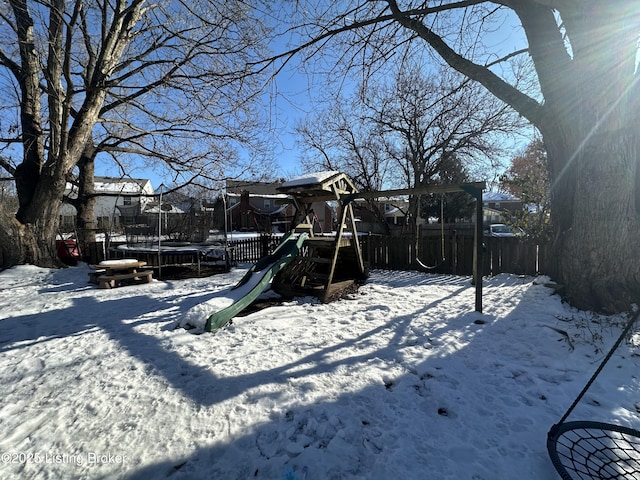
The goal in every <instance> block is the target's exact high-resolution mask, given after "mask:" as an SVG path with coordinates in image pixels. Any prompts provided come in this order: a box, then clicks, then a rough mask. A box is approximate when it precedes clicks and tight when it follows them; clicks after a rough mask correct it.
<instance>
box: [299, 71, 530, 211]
mask: <svg viewBox="0 0 640 480" xmlns="http://www.w3.org/2000/svg"><path fill="white" fill-rule="evenodd" d="M347 105H348V107H347ZM520 126H521V122H520V121H519V119H518V118H517V116H516V115H514V113H513V110H511V109H510V108H509V107H508V106H506V105H505V104H504V103H502V102H500V101H498V100H497V99H495V97H493V96H492V95H490V94H489V93H488V92H486V91H485V90H483V89H482V88H481V87H480V86H478V85H477V84H473V83H471V82H468V81H467V80H465V79H464V78H463V77H461V76H460V75H454V74H452V73H451V72H447V71H444V72H440V73H439V74H431V75H428V76H427V75H424V74H423V73H422V68H419V67H417V66H415V64H414V65H413V66H408V65H407V62H404V63H403V64H402V65H401V66H400V68H399V71H398V73H397V75H396V76H395V78H394V79H393V81H391V82H385V81H376V80H375V79H373V78H369V79H368V81H367V82H366V84H364V85H363V86H362V87H361V88H360V89H359V91H358V92H357V93H356V95H354V97H353V98H352V99H350V100H343V99H340V98H339V99H338V100H337V102H336V103H335V104H334V105H333V106H332V108H330V109H329V110H328V111H327V112H322V113H321V114H319V115H318V117H317V118H316V119H314V120H308V121H307V122H306V124H305V125H304V128H300V129H298V131H299V133H301V134H302V139H303V141H304V142H305V144H306V145H307V146H308V147H309V148H311V149H312V150H313V151H316V152H320V153H321V156H320V157H319V161H317V163H319V164H320V165H321V166H323V167H324V168H329V169H338V170H342V171H345V172H347V173H349V174H350V175H351V176H352V177H353V178H354V179H355V181H356V182H357V184H358V186H359V187H360V188H362V189H365V190H378V189H380V188H381V187H383V186H386V187H387V188H389V187H390V186H392V187H394V188H415V187H424V186H428V185H430V184H434V183H437V182H438V181H439V177H440V176H444V175H445V173H446V170H447V169H449V168H450V165H451V162H452V160H453V159H455V161H456V162H458V163H460V164H462V165H464V166H465V167H466V168H469V167H470V166H471V165H474V164H477V163H481V162H484V161H492V160H493V159H494V158H497V157H499V156H500V155H501V154H502V152H501V145H502V139H501V137H500V135H501V134H509V135H512V134H513V132H514V131H516V130H517V129H518V128H519V127H520ZM316 158H318V157H316ZM441 174H442V175H441ZM409 203H410V207H409V211H408V212H406V213H407V214H408V217H409V218H411V219H416V218H417V217H418V213H419V198H418V197H412V198H410V202H409Z"/></svg>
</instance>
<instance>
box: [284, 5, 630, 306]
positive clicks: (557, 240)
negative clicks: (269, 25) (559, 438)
mask: <svg viewBox="0 0 640 480" xmlns="http://www.w3.org/2000/svg"><path fill="white" fill-rule="evenodd" d="M299 3H300V2H299ZM314 5H318V6H319V8H317V9H314V7H313V6H314ZM299 11H300V12H303V13H309V15H305V19H304V20H302V21H301V20H296V23H297V24H304V29H301V30H300V31H301V34H303V35H305V36H306V38H307V39H308V41H307V42H306V43H305V42H304V41H303V42H301V44H300V47H299V48H297V49H294V50H292V51H289V52H286V54H285V55H284V56H283V57H281V58H288V56H289V55H291V54H295V53H297V52H300V51H305V52H309V53H307V55H308V56H309V55H311V54H312V53H313V51H315V50H317V49H319V48H321V47H326V45H327V44H328V43H331V42H332V41H333V43H334V45H336V46H338V47H340V49H341V50H339V51H341V52H342V53H341V55H340V57H339V59H340V60H344V61H346V63H347V66H348V67H349V68H350V69H354V68H358V69H359V70H360V71H364V72H365V73H364V74H366V72H371V71H373V70H375V69H377V68H380V64H381V63H382V62H384V61H386V60H387V59H388V58H390V57H392V56H394V55H396V54H406V55H423V56H424V55H433V56H434V57H436V58H439V59H441V60H442V61H444V62H446V64H448V65H449V66H450V67H451V68H453V69H455V70H457V71H458V72H460V73H462V74H463V75H465V76H466V77H468V78H470V79H472V80H474V81H476V82H478V83H480V84H481V85H483V86H484V87H485V88H486V89H487V90H488V91H490V92H491V93H492V94H493V95H495V96H496V97H497V98H499V99H500V100H502V101H503V102H505V103H506V104H508V105H510V106H511V107H512V108H513V109H514V110H515V111H516V112H518V114H519V115H521V116H522V117H523V118H525V119H526V120H527V121H529V122H530V123H531V124H532V125H533V126H535V127H536V128H537V129H538V131H539V132H540V133H541V135H542V138H543V141H544V143H545V147H546V150H547V153H548V161H549V170H550V174H551V183H552V191H551V202H552V205H551V206H552V224H553V232H554V233H553V252H554V256H555V259H554V260H555V261H554V262H551V264H552V265H553V267H552V268H553V271H551V272H549V273H550V274H551V275H552V277H553V278H555V279H556V280H557V282H558V283H559V284H561V285H563V287H564V289H565V294H566V298H567V299H568V300H569V301H570V302H572V303H573V304H574V305H575V306H577V307H580V308H587V309H594V310H598V311H606V312H619V311H623V310H626V309H628V308H629V307H630V305H631V304H632V303H633V302H637V298H638V297H640V281H639V280H638V274H637V272H638V271H640V257H638V255H636V254H635V252H637V251H638V250H639V249H640V168H639V165H638V163H639V162H638V160H639V158H638V147H639V135H640V129H638V125H639V115H640V113H639V112H640V108H639V106H640V105H639V103H640V82H638V81H637V79H638V69H637V55H638V34H639V32H640V3H639V2H637V1H635V0H621V1H618V2H603V1H601V0H583V1H580V2H577V1H575V0H553V1H552V0H499V1H491V2H489V1H484V0H471V1H453V0H452V1H448V0H446V1H439V2H423V1H418V2H412V1H406V2H402V3H399V2H397V1H396V0H380V1H345V2H339V3H338V2H335V3H332V4H331V6H327V2H320V4H318V3H317V2H305V3H304V8H300V10H299ZM511 18H513V19H514V22H517V23H518V27H517V28H518V31H519V32H521V33H522V36H523V37H524V42H523V43H524V45H523V47H524V48H521V49H515V48H514V49H509V50H507V49H506V48H505V47H506V46H505V45H504V44H499V43H496V42H495V33H496V31H497V29H499V28H500V27H504V26H508V25H509V23H508V22H510V21H511V20H510V19H511ZM343 34H344V35H343ZM492 36H493V37H492ZM492 38H493V41H492ZM518 47H519V45H518ZM523 54H526V55H528V56H529V57H530V58H531V60H532V61H533V65H534V67H535V72H536V77H537V78H536V79H537V82H536V83H535V84H531V85H529V87H531V88H533V87H535V88H536V91H532V90H531V89H530V88H524V86H522V85H521V86H517V85H516V84H514V82H513V81H512V79H511V78H510V76H509V74H508V72H509V69H508V68H504V69H503V68H502V67H503V66H506V65H507V64H506V63H505V62H504V61H506V60H508V59H513V58H516V57H517V56H518V55H523ZM335 58H336V57H335V56H334V59H335ZM274 60H278V58H276V59H274ZM327 60H328V57H327V56H324V57H322V58H320V61H321V62H322V63H323V65H324V64H326V62H327ZM337 65H339V64H338V63H334V70H333V72H334V73H335V72H336V71H337V70H338V69H339V67H338V66H337ZM363 67H364V68H363Z"/></svg>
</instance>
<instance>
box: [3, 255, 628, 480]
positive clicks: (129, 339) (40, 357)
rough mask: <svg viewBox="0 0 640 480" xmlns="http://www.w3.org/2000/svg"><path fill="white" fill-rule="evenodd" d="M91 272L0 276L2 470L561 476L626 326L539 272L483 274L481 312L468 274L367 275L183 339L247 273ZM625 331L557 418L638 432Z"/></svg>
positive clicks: (20, 474) (584, 408) (128, 475)
mask: <svg viewBox="0 0 640 480" xmlns="http://www.w3.org/2000/svg"><path fill="white" fill-rule="evenodd" d="M88 271H89V269H88V267H87V266H86V265H80V266H78V267H73V268H68V269H65V270H58V271H52V270H45V269H40V268H36V267H32V266H21V267H17V268H13V269H10V270H6V271H4V272H0V381H1V382H2V386H3V391H2V400H1V401H0V453H1V456H0V459H1V463H0V478H2V479H26V478H29V479H76V478H78V479H80V478H83V479H98V478H100V479H102V478H123V479H161V478H172V479H173V478H176V479H199V478H207V479H224V480H226V479H273V480H284V479H287V480H293V479H298V480H300V479H306V480H316V479H318V480H328V479H367V480H368V479H380V480H388V479H437V480H446V479H456V480H460V479H462V480H500V479H504V480H507V479H509V480H512V479H514V478H522V479H533V480H537V479H541V480H546V479H552V480H553V479H557V478H559V476H558V475H557V474H556V472H555V469H554V468H553V466H552V464H551V462H550V460H549V457H548V455H547V451H546V445H545V442H546V434H547V431H548V430H549V428H550V427H551V426H552V425H553V424H554V423H556V422H557V421H558V420H559V419H560V417H561V416H562V414H563V413H564V412H565V411H566V410H567V408H568V407H569V405H570V404H571V402H572V401H573V400H574V398H575V397H576V396H577V394H578V393H579V392H580V390H581V389H582V387H583V386H584V384H585V383H586V381H587V380H588V379H589V377H590V376H591V375H592V373H593V372H594V371H595V369H596V368H597V366H598V364H599V362H600V361H601V360H602V358H603V357H604V354H605V353H606V351H607V350H608V349H609V347H610V346H611V345H612V344H613V342H614V341H615V339H616V337H617V336H618V334H619V332H620V328H621V326H622V324H623V323H624V321H623V320H624V319H623V318H608V319H603V318H599V317H597V316H595V315H592V314H591V313H589V312H580V311H576V310H573V309H571V308H569V307H568V306H566V305H564V304H562V303H561V301H560V299H559V297H558V296H557V295H553V294H552V291H551V290H550V289H548V288H546V287H545V286H543V285H540V284H537V283H539V282H540V281H544V279H538V281H537V282H535V281H534V279H532V278H521V277H517V276H508V275H500V276H498V277H495V278H491V279H487V280H486V282H485V288H484V313H483V314H480V313H476V312H474V311H473V309H474V288H473V287H472V286H471V285H470V281H469V278H461V277H452V276H442V275H428V274H422V273H416V272H386V271H374V272H373V273H372V275H371V278H370V280H369V281H368V282H367V283H366V284H365V285H364V286H363V287H361V288H360V290H359V292H358V293H357V294H354V295H353V296H352V297H350V298H348V299H344V300H341V301H337V302H334V303H331V304H328V305H323V304H319V303H318V302H317V301H315V300H313V299H311V298H301V299H296V300H294V301H290V302H287V303H285V304H284V305H282V306H274V307H271V308H268V309H264V310H261V311H259V312H255V313H252V314H250V315H248V316H245V317H239V318H236V319H234V321H233V324H232V325H231V326H229V327H227V328H225V329H223V330H221V331H218V332H217V333H215V334H206V333H205V334H201V335H194V334H193V333H191V332H189V331H186V330H184V329H181V328H175V327H176V325H177V324H178V323H179V322H180V320H181V318H182V317H183V316H184V315H185V313H186V312H188V311H189V310H190V309H192V308H193V307H194V306H195V305H197V304H199V303H201V302H204V301H207V300H208V299H210V298H212V297H213V296H214V295H215V294H216V292H220V291H222V290H224V289H226V288H229V287H231V286H232V285H234V284H235V283H236V282H237V281H238V280H239V279H240V278H241V277H242V275H243V273H244V272H245V271H246V268H238V269H235V270H233V271H231V272H230V273H228V274H222V275H218V276H214V277H209V278H201V279H189V280H180V281H166V282H159V281H155V280H154V281H153V282H152V283H150V284H144V285H138V286H130V287H121V288H117V289H113V290H100V289H97V288H96V287H95V286H94V285H91V284H89V283H87V278H88V276H87V273H88ZM611 322H613V323H614V324H615V325H614V326H610V323H611ZM561 332H566V335H564V334H562V333H561ZM637 332H638V330H637V329H636V334H635V335H634V336H632V337H631V340H630V341H628V342H625V343H623V344H622V345H621V347H620V348H619V349H618V350H617V351H616V354H615V355H614V357H613V358H612V359H611V361H610V362H609V363H608V364H607V367H606V368H605V369H604V371H603V372H602V374H601V375H600V376H599V377H598V379H597V380H596V382H595V384H594V385H593V386H592V387H591V389H590V390H589V392H588V393H587V395H586V396H585V398H584V399H583V401H582V402H580V404H579V405H578V407H577V408H576V410H575V411H574V413H573V414H572V415H571V417H570V418H569V420H574V419H575V420H599V421H603V422H610V423H615V424H619V425H625V426H630V427H633V428H640V414H639V413H638V412H639V410H640V393H639V391H640V381H639V378H638V375H639V373H638V372H639V371H640V370H639V368H638V367H639V365H640V356H639V354H640V334H638V333H637Z"/></svg>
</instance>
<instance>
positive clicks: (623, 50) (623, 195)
mask: <svg viewBox="0 0 640 480" xmlns="http://www.w3.org/2000/svg"><path fill="white" fill-rule="evenodd" d="M576 8H577V10H579V11H575V12H573V15H570V14H566V15H564V16H563V20H565V23H566V25H567V29H568V32H569V36H570V38H571V46H572V50H573V61H572V62H571V66H570V67H569V69H568V70H567V71H565V72H562V77H563V80H562V82H560V83H561V85H554V84H553V83H550V84H547V85H546V86H545V85H543V89H545V96H546V97H552V98H554V101H553V102H549V104H548V105H547V107H546V108H547V109H548V112H547V113H548V116H549V117H548V118H547V121H546V122H545V123H544V124H542V125H539V128H540V130H541V132H542V134H543V138H544V141H545V144H546V146H547V150H548V155H549V157H548V158H549V166H550V169H551V172H550V173H551V178H552V192H551V210H552V215H553V225H554V244H553V253H554V256H555V258H554V262H553V263H552V265H553V268H554V271H553V272H552V273H553V275H554V277H555V278H556V279H557V280H558V282H559V283H561V284H562V285H563V286H564V289H565V293H566V297H567V299H568V300H569V301H570V302H571V303H572V304H573V305H574V306H576V307H578V308H583V309H593V310H597V311H602V312H619V311H624V310H627V309H629V307H630V306H631V304H632V303H637V302H639V301H640V255H638V253H640V203H639V202H638V199H639V198H640V196H639V195H640V190H639V183H638V180H637V179H638V177H639V175H640V172H639V171H638V160H639V157H638V138H639V137H638V136H639V133H640V132H639V131H638V127H639V126H640V123H639V121H638V119H639V116H638V106H639V105H638V96H639V95H640V89H639V88H638V83H637V82H636V75H635V73H634V70H635V53H636V48H637V44H636V31H635V30H634V29H633V28H631V29H630V28H628V27H629V25H628V22H629V19H628V18H626V17H625V15H624V12H623V10H624V9H622V8H619V6H617V5H613V4H609V3H608V2H588V4H586V5H584V8H585V9H586V10H587V11H582V9H580V8H578V7H576ZM552 90H553V91H552ZM547 92H548V93H547Z"/></svg>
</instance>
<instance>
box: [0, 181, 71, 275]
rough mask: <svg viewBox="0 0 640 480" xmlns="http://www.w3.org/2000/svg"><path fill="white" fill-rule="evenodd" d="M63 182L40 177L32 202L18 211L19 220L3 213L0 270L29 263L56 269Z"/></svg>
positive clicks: (0, 226) (0, 227)
mask: <svg viewBox="0 0 640 480" xmlns="http://www.w3.org/2000/svg"><path fill="white" fill-rule="evenodd" d="M64 185H65V182H64V180H58V179H56V178H55V177H53V176H50V175H47V174H43V175H41V176H40V180H39V182H38V184H37V188H36V189H35V191H34V194H33V196H32V197H31V200H30V201H29V202H28V204H27V206H26V207H22V208H21V211H20V212H21V217H20V220H18V218H16V217H15V216H13V215H10V214H8V213H6V212H4V213H2V214H0V257H2V267H3V268H8V267H11V266H13V265H18V264H32V265H38V266H41V267H59V266H61V265H62V263H61V262H60V261H59V260H58V258H57V255H56V233H57V229H58V222H59V215H60V206H61V205H62V195H63V193H64Z"/></svg>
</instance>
